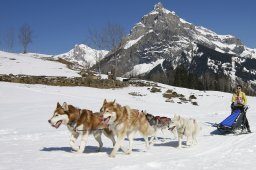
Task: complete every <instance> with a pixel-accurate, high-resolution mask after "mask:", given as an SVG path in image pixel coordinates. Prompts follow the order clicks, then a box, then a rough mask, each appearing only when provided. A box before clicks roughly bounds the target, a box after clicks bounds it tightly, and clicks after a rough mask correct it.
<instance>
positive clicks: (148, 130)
mask: <svg viewBox="0 0 256 170" xmlns="http://www.w3.org/2000/svg"><path fill="white" fill-rule="evenodd" d="M100 111H101V112H102V113H103V118H104V119H103V121H104V123H105V124H107V125H109V127H110V129H111V130H113V132H114V134H115V135H116V136H117V141H116V144H115V146H114V148H113V150H112V152H111V153H110V155H109V156H110V157H115V155H116V152H117V151H118V149H119V148H120V147H121V149H122V150H123V151H124V152H125V153H126V154H130V153H131V152H132V145H133V135H134V133H135V132H137V131H139V132H140V133H141V134H142V136H143V137H144V140H145V143H146V148H147V149H148V148H149V142H148V136H150V135H151V134H153V133H154V131H155V130H154V128H153V127H151V126H150V124H149V122H148V121H147V119H146V116H145V114H144V113H143V112H140V111H138V110H135V109H131V108H130V107H128V106H121V105H120V104H118V103H116V101H115V100H114V101H113V102H107V100H106V99H105V100H104V102H103V105H102V107H101V109H100ZM126 136H127V137H128V140H129V149H128V150H127V151H126V150H125V149H124V148H123V147H122V143H123V141H124V138H125V137H126Z"/></svg>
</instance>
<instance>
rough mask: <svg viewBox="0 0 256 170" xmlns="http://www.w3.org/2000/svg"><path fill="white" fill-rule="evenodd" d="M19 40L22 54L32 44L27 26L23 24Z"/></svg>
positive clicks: (30, 32) (30, 33)
mask: <svg viewBox="0 0 256 170" xmlns="http://www.w3.org/2000/svg"><path fill="white" fill-rule="evenodd" d="M19 39H20V42H21V45H22V46H23V53H27V47H28V45H29V44H30V43H32V31H31V29H30V26H29V25H28V24H23V25H22V26H21V28H20V34H19Z"/></svg>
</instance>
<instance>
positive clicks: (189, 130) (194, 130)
mask: <svg viewBox="0 0 256 170" xmlns="http://www.w3.org/2000/svg"><path fill="white" fill-rule="evenodd" d="M169 128H170V129H173V128H176V129H177V133H178V141H179V143H178V148H181V144H182V138H183V136H186V137H187V141H186V145H187V146H188V145H193V144H195V143H197V140H196V137H197V135H198V133H199V131H200V126H199V124H198V122H197V121H196V120H195V119H192V118H189V119H188V118H182V117H181V116H177V115H174V118H173V119H172V120H171V123H170V125H169ZM190 142H191V143H190Z"/></svg>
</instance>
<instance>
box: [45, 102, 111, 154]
mask: <svg viewBox="0 0 256 170" xmlns="http://www.w3.org/2000/svg"><path fill="white" fill-rule="evenodd" d="M84 120H86V123H85V122H84ZM48 122H49V123H50V124H51V125H52V126H53V127H55V128H56V129H57V128H59V126H60V125H61V124H64V125H66V126H67V127H68V130H69V131H70V132H71V137H70V143H69V144H70V146H71V147H72V149H73V150H75V151H77V152H79V153H82V152H83V151H84V148H85V144H86V140H87V138H88V135H89V134H90V133H92V134H93V135H94V137H95V139H96V140H97V142H98V143H99V150H98V151H100V150H101V148H102V146H103V143H102V140H101V135H102V133H104V135H106V137H108V138H109V139H111V140H112V142H113V145H114V144H115V139H114V136H113V133H112V131H110V130H109V129H107V128H104V127H103V126H102V123H101V122H102V117H100V116H99V115H98V114H94V113H92V111H89V110H86V109H83V110H81V109H78V108H76V107H74V106H72V105H68V104H67V103H66V102H64V103H63V105H62V106H61V105H60V104H59V102H58V103H57V107H56V109H55V110H54V113H53V116H52V117H51V118H50V119H49V120H48ZM82 123H83V125H84V127H85V128H86V129H85V130H82V129H81V127H79V129H80V131H79V130H76V127H77V124H79V125H81V124H82ZM102 129H103V130H102ZM80 134H81V143H80V147H77V146H76V145H75V142H76V140H77V138H78V137H79V135H80Z"/></svg>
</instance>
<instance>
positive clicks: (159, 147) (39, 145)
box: [0, 82, 256, 170]
mask: <svg viewBox="0 0 256 170" xmlns="http://www.w3.org/2000/svg"><path fill="white" fill-rule="evenodd" d="M161 89H162V91H163V92H165V91H166V90H167V89H173V90H175V91H176V92H178V93H182V94H184V95H185V96H186V97H188V96H189V95H190V94H195V96H196V97H197V98H198V99H197V102H198V104H199V106H194V105H192V104H190V103H187V104H178V103H176V102H175V103H166V102H165V99H164V98H163V97H162V93H150V92H149V90H148V89H147V87H127V88H123V89H95V88H87V87H52V86H44V85H23V84H11V83H4V82H1V83H0V114H1V119H0V145H1V149H0V169H1V170H3V169H4V170H13V169H24V170H35V169H37V170H45V169H53V170H70V169H75V170H84V169H90V170H100V169H107V170H109V169H111V170H126V169H129V170H151V169H152V170H153V169H161V170H170V169H175V170H176V169H177V170H187V169H193V170H198V169H207V170H208V169H209V170H216V169H222V170H233V169H236V170H238V169H240V170H242V169H246V170H252V169H255V162H254V161H255V153H256V143H255V141H256V135H255V133H252V134H247V135H239V136H233V135H227V136H220V135H210V132H212V131H214V130H215V128H213V127H211V126H210V124H211V123H215V122H220V121H222V120H223V119H224V118H225V117H226V116H228V115H229V113H230V108H229V105H230V98H231V94H229V93H222V92H214V91H209V92H202V91H196V90H190V89H183V88H177V87H171V86H166V85H161ZM129 92H140V93H141V94H144V95H146V96H142V97H138V96H131V95H128V93H129ZM104 98H107V99H108V100H113V99H116V100H117V102H118V103H120V104H122V105H129V106H130V107H132V108H137V109H140V110H147V112H149V113H152V114H155V115H164V116H169V117H172V116H173V115H174V113H179V114H181V115H182V116H185V117H194V118H196V119H198V120H199V121H200V122H201V124H202V131H201V133H200V136H199V137H198V145H196V146H194V147H191V148H181V149H177V148H176V146H177V141H176V140H175V139H174V137H173V135H171V134H170V133H169V132H167V131H165V135H163V134H162V133H160V132H159V133H158V136H159V137H162V138H166V140H165V141H161V140H160V141H159V142H157V143H156V144H155V145H154V146H151V147H150V149H149V150H148V151H147V152H145V145H144V142H143V140H142V138H141V136H140V135H139V134H137V135H136V136H135V140H134V150H133V153H132V154H131V155H124V154H123V153H122V152H121V151H120V152H118V154H117V156H116V158H109V157H108V156H107V153H109V152H110V151H111V149H112V144H111V142H110V140H109V139H107V138H106V137H103V143H104V149H103V151H102V152H100V153H97V152H96V149H97V147H98V145H97V143H96V141H95V139H93V137H92V136H91V137H90V138H89V140H88V142H87V147H86V149H85V153H83V154H76V153H71V152H70V147H69V136H70V134H69V133H68V131H67V129H66V127H63V126H61V127H60V128H59V129H58V130H56V129H54V128H52V127H51V126H50V125H49V124H48V122H47V120H48V119H49V118H50V117H51V115H52V114H53V110H54V109H55V107H56V102H57V101H59V102H61V103H62V102H64V101H66V102H68V103H71V104H74V105H75V106H77V107H80V108H87V109H92V110H93V111H99V109H100V107H101V105H102V102H103V100H104ZM248 100H249V105H250V106H251V108H250V109H249V110H248V118H249V121H250V123H251V129H252V131H255V129H256V126H255V123H254V122H255V121H256V115H255V114H254V112H255V110H256V105H255V104H254V103H255V102H256V98H255V97H249V98H248ZM127 144H128V142H127V140H126V141H125V143H124V145H125V146H126V147H128V145H127Z"/></svg>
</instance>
